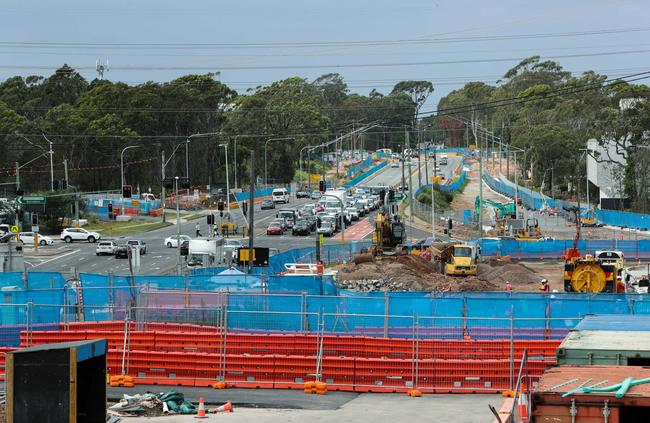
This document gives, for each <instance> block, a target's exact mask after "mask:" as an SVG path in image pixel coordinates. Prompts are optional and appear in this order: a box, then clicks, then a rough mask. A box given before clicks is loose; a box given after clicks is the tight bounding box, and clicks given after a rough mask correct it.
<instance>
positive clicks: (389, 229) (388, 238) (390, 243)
mask: <svg viewBox="0 0 650 423" xmlns="http://www.w3.org/2000/svg"><path fill="white" fill-rule="evenodd" d="M381 195H383V196H384V207H383V209H382V210H381V212H380V213H379V214H378V215H377V219H376V220H375V231H374V232H373V234H372V243H373V255H393V254H395V247H397V246H398V245H400V244H403V243H404V242H405V241H406V230H405V228H404V222H402V220H401V219H400V216H399V214H397V204H396V203H395V200H394V199H395V192H394V191H393V190H392V189H391V190H387V191H385V192H384V193H383V194H381Z"/></svg>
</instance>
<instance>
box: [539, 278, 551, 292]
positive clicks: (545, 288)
mask: <svg viewBox="0 0 650 423" xmlns="http://www.w3.org/2000/svg"><path fill="white" fill-rule="evenodd" d="M539 290H540V291H541V292H546V293H548V292H550V290H551V287H550V285H549V284H548V280H547V279H542V284H541V285H540V286H539Z"/></svg>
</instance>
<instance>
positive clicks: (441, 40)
mask: <svg viewBox="0 0 650 423" xmlns="http://www.w3.org/2000/svg"><path fill="white" fill-rule="evenodd" d="M647 31H650V27H636V28H618V29H599V30H592V31H567V32H548V33H533V34H512V35H481V36H465V37H447V36H443V37H440V36H435V37H421V38H403V39H393V40H358V41H314V42H251V43H99V42H55V41H47V42H30V41H3V42H0V46H6V47H20V48H34V47H36V48H70V47H74V48H92V49H97V48H120V49H148V50H149V49H160V48H163V49H191V48H202V49H216V48H238V49H239V48H314V47H357V46H360V47H366V46H385V45H396V44H397V45H403V44H445V43H467V42H483V41H504V40H528V39H539V38H566V37H584V36H597V35H612V34H624V33H637V32H647Z"/></svg>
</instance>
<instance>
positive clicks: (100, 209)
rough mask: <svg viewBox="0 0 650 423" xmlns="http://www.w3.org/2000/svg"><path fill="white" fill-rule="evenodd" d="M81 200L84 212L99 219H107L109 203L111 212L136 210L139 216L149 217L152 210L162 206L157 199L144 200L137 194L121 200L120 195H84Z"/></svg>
mask: <svg viewBox="0 0 650 423" xmlns="http://www.w3.org/2000/svg"><path fill="white" fill-rule="evenodd" d="M82 198H83V199H84V200H85V202H86V211H87V212H88V213H91V214H93V215H96V216H97V217H99V218H100V219H108V204H109V203H110V204H113V210H117V209H124V208H132V209H138V214H139V215H141V216H149V215H150V214H151V211H152V210H156V209H159V208H160V207H161V206H162V203H161V201H160V200H159V199H155V200H144V199H142V198H141V196H140V195H139V194H133V196H132V198H122V196H121V194H86V195H84V196H83V197H82Z"/></svg>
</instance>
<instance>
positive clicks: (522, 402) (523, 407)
mask: <svg viewBox="0 0 650 423" xmlns="http://www.w3.org/2000/svg"><path fill="white" fill-rule="evenodd" d="M517 405H518V408H519V417H520V418H521V422H522V423H528V404H527V401H526V397H525V396H524V394H523V393H520V394H519V398H518V399H517Z"/></svg>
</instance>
